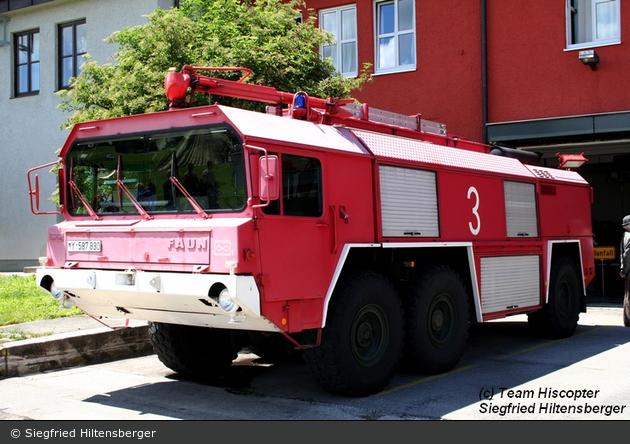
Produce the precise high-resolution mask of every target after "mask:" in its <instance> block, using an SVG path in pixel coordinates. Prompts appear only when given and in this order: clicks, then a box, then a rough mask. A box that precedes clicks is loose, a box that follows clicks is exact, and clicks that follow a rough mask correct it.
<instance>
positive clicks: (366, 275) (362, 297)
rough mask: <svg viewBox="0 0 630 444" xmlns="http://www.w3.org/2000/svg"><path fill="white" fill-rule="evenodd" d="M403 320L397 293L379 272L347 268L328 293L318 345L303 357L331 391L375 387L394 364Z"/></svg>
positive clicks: (362, 392)
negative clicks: (326, 309)
mask: <svg viewBox="0 0 630 444" xmlns="http://www.w3.org/2000/svg"><path fill="white" fill-rule="evenodd" d="M403 322H404V321H403V315H402V310H401V304H400V300H399V297H398V293H397V292H396V290H395V289H394V287H393V286H392V284H391V283H390V282H389V281H388V280H387V279H386V278H385V277H384V276H381V275H379V274H375V273H370V272H356V273H352V274H350V275H347V276H345V277H344V278H343V279H342V280H341V281H340V282H339V284H338V286H337V288H336V290H335V293H334V294H333V299H332V300H331V302H330V306H329V310H328V317H327V320H326V326H325V328H324V330H323V332H322V340H321V344H320V346H319V347H315V348H311V349H307V350H305V352H304V359H305V360H306V362H307V363H308V365H309V367H310V368H311V370H312V371H313V372H314V373H315V375H316V377H317V381H318V383H319V384H320V386H322V387H323V388H324V389H325V390H327V391H329V392H331V393H335V394H340V395H345V396H367V395H371V394H374V393H377V392H379V391H381V390H382V389H383V388H384V387H385V386H386V385H387V384H388V383H389V381H390V380H391V378H392V376H393V375H394V372H395V371H396V369H397V367H398V364H399V361H400V356H401V351H402V346H403V334H404V333H403V331H404V330H403Z"/></svg>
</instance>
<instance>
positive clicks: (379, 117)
mask: <svg viewBox="0 0 630 444" xmlns="http://www.w3.org/2000/svg"><path fill="white" fill-rule="evenodd" d="M343 108H345V109H346V110H348V111H350V112H351V113H352V115H353V116H354V117H356V118H358V119H362V120H369V121H370V122H381V123H386V124H388V125H395V126H401V127H404V128H409V129H412V130H414V131H423V132H425V133H433V134H440V135H443V136H446V134H447V133H446V125H445V124H443V123H437V122H432V121H430V120H424V119H422V118H421V117H420V115H417V116H407V115H406V114H400V113H394V112H391V111H385V110H382V109H378V108H371V107H368V106H367V104H356V103H348V104H346V105H344V106H343Z"/></svg>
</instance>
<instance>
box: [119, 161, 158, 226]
mask: <svg viewBox="0 0 630 444" xmlns="http://www.w3.org/2000/svg"><path fill="white" fill-rule="evenodd" d="M121 173H122V157H121V156H118V167H117V168H116V191H118V202H120V209H121V210H122V206H123V205H122V196H121V195H120V190H123V191H124V192H125V194H126V195H127V197H128V198H129V200H130V201H131V203H132V204H133V206H134V207H136V210H138V213H140V215H142V217H143V218H144V219H146V220H151V219H153V217H152V216H150V215H149V213H147V212H146V211H145V209H144V208H142V205H140V203H139V202H138V201H137V200H136V198H135V197H134V196H133V193H132V192H131V191H129V189H128V188H127V187H126V186H125V184H124V183H123V181H122V180H121V179H120V177H121V176H122V174H121Z"/></svg>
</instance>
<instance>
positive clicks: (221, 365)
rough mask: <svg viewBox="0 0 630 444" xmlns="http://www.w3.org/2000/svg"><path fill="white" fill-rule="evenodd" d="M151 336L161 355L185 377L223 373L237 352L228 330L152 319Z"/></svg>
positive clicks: (160, 356) (203, 376)
mask: <svg viewBox="0 0 630 444" xmlns="http://www.w3.org/2000/svg"><path fill="white" fill-rule="evenodd" d="M149 337H150V340H151V344H152V345H153V350H154V351H155V353H156V354H157V356H158V359H159V360H160V361H161V362H162V363H163V364H164V365H165V366H167V367H168V368H170V369H171V370H173V371H175V372H177V373H179V374H180V375H182V376H185V377H193V378H214V377H217V376H220V375H222V374H223V373H225V371H226V370H227V369H228V368H229V367H230V366H231V365H232V361H233V360H234V359H236V357H237V352H238V350H236V347H235V346H234V345H233V343H232V338H231V334H230V331H229V330H221V329H214V328H205V327H192V326H188V325H176V324H163V323H160V322H151V323H149Z"/></svg>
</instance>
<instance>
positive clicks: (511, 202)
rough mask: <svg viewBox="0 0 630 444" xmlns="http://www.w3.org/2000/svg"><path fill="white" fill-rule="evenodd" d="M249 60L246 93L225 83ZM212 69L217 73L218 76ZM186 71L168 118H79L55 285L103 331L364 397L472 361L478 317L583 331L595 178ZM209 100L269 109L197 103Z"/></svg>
mask: <svg viewBox="0 0 630 444" xmlns="http://www.w3.org/2000/svg"><path fill="white" fill-rule="evenodd" d="M219 69H242V70H243V71H244V72H245V74H244V76H243V77H242V78H241V79H240V80H238V81H230V80H222V79H219V78H214V77H210V76H209V75H207V74H208V73H207V71H210V70H219ZM202 73H204V74H202ZM248 75H249V71H248V70H246V69H244V68H197V67H191V66H184V67H183V68H182V70H181V71H180V72H175V71H174V70H172V71H171V72H169V73H168V74H167V75H166V78H165V87H166V94H167V97H168V99H169V100H170V102H171V107H170V109H169V110H168V111H164V112H157V113H150V114H143V115H134V116H129V117H122V118H114V119H109V120H99V121H93V122H85V123H81V124H77V125H75V126H74V128H73V129H72V131H71V133H70V135H69V137H68V139H67V141H66V143H65V144H64V146H63V148H62V150H61V151H60V154H59V157H60V159H58V161H57V162H53V163H49V164H47V165H43V166H41V167H37V168H33V169H31V170H29V171H28V174H27V176H28V182H29V193H30V196H31V207H32V211H33V212H34V213H36V214H42V213H44V214H48V212H45V211H42V210H40V202H39V201H40V196H41V192H40V186H39V178H38V174H37V173H36V171H37V170H38V169H39V168H50V167H51V166H53V165H55V166H58V171H59V177H58V180H59V199H60V205H59V212H60V213H62V214H63V221H61V222H59V223H57V224H56V225H54V226H53V227H51V228H50V229H49V230H48V239H47V256H46V258H45V260H44V258H42V259H41V263H42V266H41V267H40V268H39V269H38V270H37V282H38V284H39V285H40V286H41V287H42V288H44V289H45V290H47V291H49V292H50V293H51V294H52V295H53V296H54V297H56V298H58V299H59V300H61V301H62V302H63V303H73V304H75V305H76V306H78V307H79V308H80V309H81V310H83V311H84V312H85V313H86V314H89V315H91V316H94V317H98V318H99V319H107V318H115V319H120V318H127V319H131V318H133V319H141V320H146V321H148V322H149V331H150V336H151V341H152V343H153V346H154V349H155V352H156V354H157V356H158V358H159V359H160V360H161V361H162V362H163V363H164V364H165V365H166V366H167V367H169V368H170V369H172V370H174V371H175V372H178V373H180V374H181V375H184V376H190V377H206V376H216V375H219V374H221V373H222V372H224V371H226V370H227V369H228V368H229V367H230V365H231V363H232V361H233V360H234V359H235V358H236V357H237V353H238V352H239V351H240V350H242V349H243V348H244V347H249V348H250V349H253V350H255V351H257V353H260V355H263V356H264V355H265V354H266V353H268V354H269V355H272V354H273V353H275V352H277V350H278V349H283V348H284V347H285V345H286V344H287V343H288V344H290V347H289V348H288V349H289V350H299V351H301V352H302V353H301V354H302V355H303V356H304V358H305V360H306V362H307V363H308V365H309V366H310V368H311V369H312V370H313V372H314V374H315V375H316V378H317V381H318V382H319V383H320V384H321V386H322V387H323V388H324V389H325V390H328V391H330V392H333V393H338V394H343V395H348V396H365V395H369V394H373V393H376V392H378V391H380V390H382V389H383V388H384V387H386V386H387V385H388V384H389V383H390V381H391V378H392V376H393V374H394V372H395V371H396V369H397V368H398V366H399V364H401V363H405V364H406V365H407V366H408V368H412V369H415V370H416V371H418V372H423V373H440V372H445V371H448V370H450V369H452V368H453V367H454V366H455V365H456V364H457V362H458V360H459V359H460V356H461V355H462V352H463V350H464V348H465V344H466V340H467V336H468V328H469V325H470V324H471V323H481V322H485V321H489V320H493V319H499V318H504V317H507V316H510V315H516V314H527V316H528V321H529V324H530V326H531V327H532V329H533V330H534V331H535V332H537V333H541V334H546V335H549V336H552V337H567V336H570V335H571V334H573V332H574V330H575V329H576V326H577V323H578V319H579V313H580V312H585V310H586V288H587V286H588V284H589V282H590V281H591V280H592V279H593V277H594V261H593V240H592V231H591V216H590V205H591V201H592V190H591V187H590V186H589V184H588V183H587V182H586V181H585V180H584V179H583V178H582V177H581V176H580V175H579V174H578V173H577V172H575V171H572V170H571V169H562V168H549V167H545V166H542V165H540V161H539V158H538V156H537V155H535V154H531V153H526V152H523V151H519V150H514V149H509V148H501V147H493V146H488V145H484V144H480V143H476V142H473V141H470V140H465V139H462V138H458V137H454V136H452V135H449V134H448V132H447V131H446V128H445V126H444V125H441V124H436V123H433V122H428V121H425V120H423V119H422V118H421V116H420V115H417V116H404V115H400V114H395V113H390V112H386V111H382V110H377V109H373V108H370V107H369V106H368V105H366V104H356V103H353V102H352V101H351V100H340V99H334V98H329V99H320V98H314V97H309V96H308V95H307V94H306V93H304V92H297V93H286V92H280V91H277V90H276V89H274V88H271V87H266V86H257V85H253V84H249V83H247V82H245V78H246V77H247V76H248ZM195 93H207V94H212V95H217V96H227V97H236V98H241V99H247V100H255V101H258V102H262V106H263V107H265V106H266V109H267V112H266V113H265V112H255V111H248V110H243V109H239V108H235V107H228V106H223V105H219V104H214V105H208V106H198V107H195V106H190V105H191V103H192V97H193V96H194V94H195Z"/></svg>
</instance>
